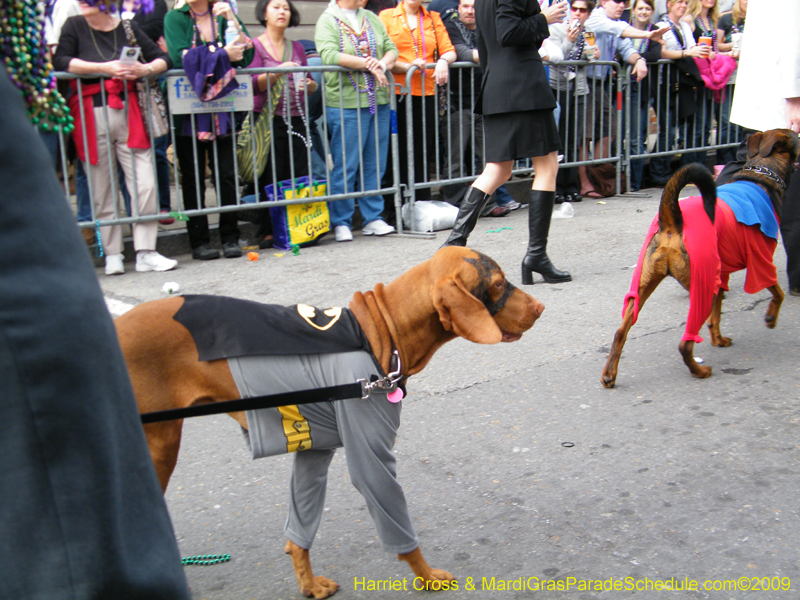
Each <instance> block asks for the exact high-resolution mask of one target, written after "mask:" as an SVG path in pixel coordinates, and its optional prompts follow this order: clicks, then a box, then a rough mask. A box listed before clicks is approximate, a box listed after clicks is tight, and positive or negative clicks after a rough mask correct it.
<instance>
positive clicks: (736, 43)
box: [731, 33, 744, 57]
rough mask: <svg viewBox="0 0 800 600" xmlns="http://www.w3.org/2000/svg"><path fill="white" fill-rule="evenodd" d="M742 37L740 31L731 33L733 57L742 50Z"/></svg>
mask: <svg viewBox="0 0 800 600" xmlns="http://www.w3.org/2000/svg"><path fill="white" fill-rule="evenodd" d="M742 37H744V34H742V33H732V34H731V42H732V43H733V55H734V56H735V57H738V56H739V54H740V53H741V52H742Z"/></svg>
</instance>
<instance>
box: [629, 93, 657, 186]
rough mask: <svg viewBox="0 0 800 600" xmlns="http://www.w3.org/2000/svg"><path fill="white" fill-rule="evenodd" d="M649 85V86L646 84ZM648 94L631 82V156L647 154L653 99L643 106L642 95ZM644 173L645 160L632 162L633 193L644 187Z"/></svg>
mask: <svg viewBox="0 0 800 600" xmlns="http://www.w3.org/2000/svg"><path fill="white" fill-rule="evenodd" d="M644 85H647V84H644ZM642 92H644V93H645V94H648V93H649V92H648V89H647V88H645V89H644V90H642V84H639V83H636V82H631V106H630V110H631V125H630V127H631V131H630V136H629V139H630V143H631V156H635V155H642V154H645V153H646V152H647V138H648V136H649V135H650V104H651V103H652V102H653V99H652V98H649V99H648V100H646V102H645V104H644V105H643V104H642V99H641V93H642ZM643 173H644V159H643V158H635V159H632V160H631V182H630V183H631V185H630V188H631V191H632V192H638V191H639V190H640V189H641V187H642V175H643Z"/></svg>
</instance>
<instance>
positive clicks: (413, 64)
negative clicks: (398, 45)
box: [406, 58, 427, 71]
mask: <svg viewBox="0 0 800 600" xmlns="http://www.w3.org/2000/svg"><path fill="white" fill-rule="evenodd" d="M426 64H427V63H426V62H425V59H424V58H415V59H414V60H412V61H411V62H410V63H407V65H408V66H406V71H408V70H409V69H410V68H411V67H419V68H420V70H421V71H424V70H425V65H426Z"/></svg>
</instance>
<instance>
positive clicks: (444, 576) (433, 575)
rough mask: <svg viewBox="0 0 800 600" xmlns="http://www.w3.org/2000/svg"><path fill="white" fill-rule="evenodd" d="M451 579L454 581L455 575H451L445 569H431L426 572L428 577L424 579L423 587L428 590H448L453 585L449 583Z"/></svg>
mask: <svg viewBox="0 0 800 600" xmlns="http://www.w3.org/2000/svg"><path fill="white" fill-rule="evenodd" d="M451 581H455V577H453V576H452V575H451V574H450V573H448V572H447V571H443V570H442V569H431V571H430V573H429V574H428V578H427V579H425V589H426V590H428V591H429V592H438V591H441V590H449V589H451V588H452V587H453V586H452V585H451V583H450V582H451Z"/></svg>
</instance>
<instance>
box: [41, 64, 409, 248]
mask: <svg viewBox="0 0 800 600" xmlns="http://www.w3.org/2000/svg"><path fill="white" fill-rule="evenodd" d="M327 71H333V72H338V73H339V77H340V78H345V79H347V77H348V73H349V71H348V70H347V69H344V68H341V67H338V66H303V67H274V68H257V69H238V70H237V75H243V76H248V77H249V76H251V75H257V74H261V73H267V74H269V73H277V74H287V76H291V74H293V73H302V74H306V73H309V74H313V73H323V72H327ZM163 75H164V76H166V77H170V76H183V75H185V73H184V71H182V70H171V71H167V72H166V73H164V74H163ZM56 76H57V77H58V78H59V79H65V80H76V81H77V84H76V85H77V93H78V94H80V95H82V94H83V86H84V84H83V81H82V80H84V79H92V80H97V79H98V76H96V75H83V76H77V75H72V74H69V73H56ZM387 77H388V78H389V81H390V85H393V84H394V81H393V78H392V74H391V73H387ZM270 93H271V89H268V91H267V100H266V103H267V104H266V106H269V103H270V102H271V99H272V98H271V96H270ZM289 93H290V89H289V86H285V88H284V96H285V101H288V100H289ZM303 97H304V100H303V107H304V111H303V112H304V114H305V115H309V95H308V94H304V95H303ZM100 98H101V99H100V103H101V105H102V106H103V107H104V110H103V113H104V119H105V122H106V124H107V123H108V110H109V109H108V101H107V94H106V91H105V87H104V86H103V85H101V86H100ZM149 101H150V100H149V96H148V106H147V107H146V109H144V110H143V113H144V114H146V115H149V114H150V111H151V110H152V107H150V106H149ZM320 101H321V104H322V117H321V121H322V122H321V124H320V125H321V129H322V132H321V135H320V137H319V138H318V145H320V142H321V145H322V156H320V163H321V164H322V165H323V170H322V171H321V172H320V173H318V174H322V175H323V177H324V179H325V180H326V181H329V180H330V176H331V167H330V162H331V157H330V156H329V153H328V151H329V144H328V132H327V115H328V113H329V112H330V111H331V110H337V111H339V112H340V115H341V113H342V111H343V110H344V107H343V106H342V105H341V103H340V105H339V106H336V107H331V106H328V105H327V104H326V103H325V99H324V94H321V99H320ZM389 106H390V110H391V122H393V121H394V112H395V111H396V99H395V97H394V94H391V93H390V94H389ZM124 110H125V111H126V112H125V114H126V116H127V111H128V97H127V91H126V92H125V94H124ZM79 111H80V114H81V117H82V118H81V119H80V120H81V128H82V138H83V140H84V141H83V149H84V152H85V153H86V154H85V156H87V158H88V152H89V141H88V139H87V129H86V114H85V112H84V107H83V103H80V109H79ZM229 114H230V116H231V119H232V121H233V122H234V123H236V122H237V118H239V119H241V118H242V117H241V116H238V115H237V112H236V111H230V113H229ZM244 118H246V119H249V120H250V126H251V130H252V128H253V127H254V126H255V118H256V115H255V114H254V113H253V111H252V110H251V111H248V112H247V113H246V114H245V115H244ZM275 118H280V117H275ZM375 118H377V117H375ZM169 119H170V133H169V136H170V142H171V144H172V147H173V149H176V148H177V144H176V138H177V136H178V135H181V133H182V132H177V131H176V127H175V115H173V114H172V113H170V115H169ZM188 119H189V123H190V132H189V133H190V136H191V138H196V136H197V131H198V130H197V119H196V115H190V116H189V117H188ZM273 125H274V119H273V120H271V121H270V127H269V130H270V134H271V135H272V134H274V130H273ZM361 126H362V120H361V114H360V111H358V132H359V135H360V134H361ZM287 127H288V130H289V135H290V136H292V135H295V134H298V135H300V136H302V137H304V138H305V139H306V140H310V139H311V138H312V130H313V129H314V127H313V125H312V123H311V122H309V121H308V120H306V122H305V124H304V129H305V130H304V131H297V130H293V129H292V126H291V123H290V122H289V123H287ZM105 129H106V130H107V127H105ZM342 133H343V134H344V130H343V131H342ZM232 141H233V148H234V149H235V148H236V143H237V131H236V129H234V133H233V137H232ZM66 142H67V140H66V139H65V138H64V136H62V137H61V142H60V155H61V167H62V168H61V170H62V174H66V173H67V172H68V168H67V162H68V161H67V151H66V149H67V144H66ZM150 142H151V148H152V147H154V143H155V140H154V139H153V138H152V136H151V140H150ZM107 143H108V144H109V145H110V138H108V136H107ZM390 143H392V144H393V145H396V128H393V129H392V130H391V131H390ZM253 144H254V142H253ZM212 145H213V149H212V152H211V154H212V157H213V160H212V165H211V171H212V176H213V180H214V192H215V197H216V205H212V206H207V207H204V206H203V203H204V202H203V200H204V199H203V198H199V199H198V208H196V209H191V210H187V209H186V207H184V206H183V205H182V194H181V187H182V186H181V183H180V181H181V178H180V176H179V175H178V161H177V153H176V155H175V158H174V159H173V165H174V167H175V177H174V195H175V198H174V199H173V200H172V202H173V203H177V204H174V205H177V206H178V207H179V210H178V211H175V212H177V213H179V214H180V216H181V217H185V218H188V217H192V216H196V215H209V214H219V213H225V212H238V211H244V210H247V211H250V210H253V209H266V208H271V207H279V206H288V205H292V204H304V203H307V200H303V199H295V200H278V201H269V202H268V201H267V198H266V194H265V192H264V186H263V185H262V183H264V180H265V179H267V178H265V177H264V176H263V173H262V175H261V181H259V177H258V174H256V177H255V181H254V182H253V186H254V188H255V189H254V194H252V196H253V197H254V198H246V199H250V200H252V201H251V202H247V201H245V202H243V201H242V200H243V196H242V193H241V192H242V187H241V186H240V185H239V183H241V182H239V181H238V176H237V185H236V193H235V203H232V204H228V205H223V204H222V202H221V201H220V198H221V196H222V193H221V189H220V182H221V178H220V165H219V151H218V148H217V140H216V139H215V140H213V141H212ZM376 147H377V131H376ZM253 149H254V148H253ZM273 149H274V146H273ZM278 151H280V150H278ZM288 151H289V155H290V156H289V162H290V172H291V177H290V179H291V180H292V181H294V180H295V179H296V178H297V177H298V176H302V175H306V174H308V175H312V176H313V174H312V173H311V165H312V163H313V162H314V161H313V160H312V152H317V150H316V149H314V148H313V146H312V144H306V150H305V151H306V157H305V162H306V164H307V165H308V167H309V168H308V170H309V173H299V172H297V171H296V169H295V163H296V162H297V158H298V157H297V156H296V155H295V154H294V151H293V150H292V147H291V145H290V146H289V148H288ZM193 152H194V162H195V165H196V166H199V165H198V161H199V157H198V155H197V149H196V145H193ZM342 152H343V153H344V147H343V148H342ZM151 154H152V153H151ZM111 156H112V153H109V154H108V160H107V161H106V164H104V165H100V164H98V165H96V166H94V165H91V164H89V161H88V160H87V161H86V165H87V169H88V170H89V171H90V174H91V170H92V169H97V168H105V169H108V170H109V177H110V180H111V195H112V196H113V198H115V199H117V200H118V198H119V195H120V191H121V190H120V188H122V185H121V184H120V185H118V183H117V182H118V179H117V177H116V173H115V171H114V169H115V165H113V164H112V160H111ZM394 156H395V158H397V150H396V148H395V152H394ZM254 160H255V157H254ZM77 162H78V161H77V159H76V163H77ZM151 162H152V169H153V173H155V172H156V163H155V156H154V155H152V161H151ZM233 162H234V170H235V171H238V164H237V159H236V155H235V152H234V156H233ZM341 162H342V163H344V162H345V157H344V156H343V157H342V161H341ZM358 162H359V165H363V164H364V157H363V155H362V154H361V152H359V157H358ZM377 163H378V161H376V168H377V169H378V171H380V164H377ZM397 164H399V163H398V162H397V160H395V161H394V164H393V165H392V169H393V171H394V169H395V168H396V166H397ZM205 167H206V165H205V164H204V165H202V166H199V168H195V169H194V175H195V181H194V184H195V189H196V190H198V192H199V190H201V189H203V188H204V185H203V181H202V180H204V179H205V172H204V170H205ZM387 168H389V167H388V166H387ZM267 170H271V174H272V178H271V179H272V181H275V182H277V173H276V152H270V159H269V161H268V162H267V166H266V168H265V172H266V171H267ZM255 171H257V169H255ZM88 179H89V181H88V188H89V189H88V198H83V197H82V194H81V192H80V191H79V190H76V196H77V197H76V204H80V203H84V204H86V206H83V207H81V206H76V211H77V212H78V213H79V217H83V218H79V226H81V227H86V228H88V227H92V228H94V227H102V226H107V225H124V224H135V223H142V222H146V221H155V220H160V219H164V215H163V214H159V213H158V211H156V212H155V213H153V214H148V215H143V214H139V211H138V191H139V190H138V185H136V180H137V176H136V170H135V168H134V169H133V173H132V180H133V181H132V182H131V183H132V185H131V187H132V188H133V189H132V190H130V191H131V202H130V206H129V207H128V208H126V213H127V214H124V213H123V212H122V211H121V210H120V206H119V202H114V214H113V215H112V216H111V217H110V218H101V219H98V218H97V216H98V215H96V210H95V209H96V206H97V203H96V202H95V194H94V190H92V185H91V179H92V178H91V176H89V177H88ZM377 179H378V181H380V180H381V177H380V172H379V173H378V177H377ZM398 180H399V177H398V176H397V174H396V173H393V174H392V177H391V181H392V182H396V181H398ZM119 181H120V182H123V183H124V178H120V179H119ZM63 183H64V190H65V195H66V196H67V199H68V201H71V194H70V189H69V186H68V182H67V177H64V179H63ZM357 185H358V188H359V189H347V188H346V187H345V191H344V193H342V194H336V195H333V194H330V193H328V194H326V195H325V196H319V197H315V201H329V202H335V201H338V200H343V199H353V198H359V197H364V196H372V195H384V194H391V195H392V197H393V198H394V200H395V205H396V209H397V211H398V214H399V211H400V202H401V194H400V188H399V186H398V185H396V184H391V185H389V186H379V187H378V188H377V189H365V187H366V186H365V173H364V172H363V169H360V181H359V182H357ZM126 187H127V186H126ZM328 190H330V187H329V188H328ZM126 204H127V201H126ZM210 204H214V202H211V203H210ZM81 212H84V213H88V214H89V215H90V217H89V218H86V217H87V216H88V215H87V214H83V215H81ZM400 233H402V230H400Z"/></svg>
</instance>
